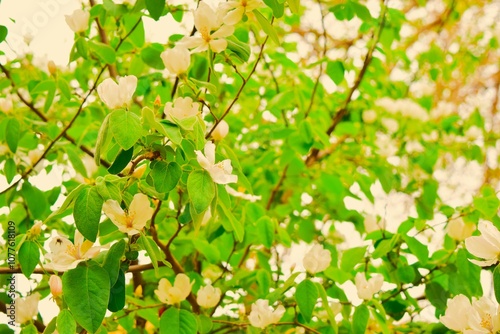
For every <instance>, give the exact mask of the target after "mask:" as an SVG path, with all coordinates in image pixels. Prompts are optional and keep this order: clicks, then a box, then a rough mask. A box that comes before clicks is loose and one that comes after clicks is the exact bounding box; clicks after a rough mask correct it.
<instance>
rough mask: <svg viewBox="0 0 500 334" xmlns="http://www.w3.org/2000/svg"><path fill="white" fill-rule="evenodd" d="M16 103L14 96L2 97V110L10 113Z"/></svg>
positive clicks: (0, 106)
mask: <svg viewBox="0 0 500 334" xmlns="http://www.w3.org/2000/svg"><path fill="white" fill-rule="evenodd" d="M13 107H14V105H13V104H12V98H11V97H10V96H7V97H6V98H3V97H2V98H0V111H3V112H4V113H9V112H11V111H12V108H13Z"/></svg>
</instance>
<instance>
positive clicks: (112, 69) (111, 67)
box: [89, 0, 118, 79]
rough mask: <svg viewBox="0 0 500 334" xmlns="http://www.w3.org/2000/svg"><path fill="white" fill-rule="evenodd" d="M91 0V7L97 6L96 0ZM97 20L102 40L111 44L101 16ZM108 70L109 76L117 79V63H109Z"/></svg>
mask: <svg viewBox="0 0 500 334" xmlns="http://www.w3.org/2000/svg"><path fill="white" fill-rule="evenodd" d="M89 2H90V7H94V6H95V0H89ZM95 22H96V23H97V31H99V37H100V38H101V42H102V43H103V44H106V45H109V41H108V36H106V31H104V29H103V27H102V26H101V23H100V22H99V18H97V17H96V18H95ZM108 71H109V76H110V77H112V78H113V79H116V77H117V76H118V73H117V71H116V67H115V65H113V64H108Z"/></svg>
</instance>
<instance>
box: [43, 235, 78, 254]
mask: <svg viewBox="0 0 500 334" xmlns="http://www.w3.org/2000/svg"><path fill="white" fill-rule="evenodd" d="M68 246H73V243H72V242H71V241H69V239H68V238H65V237H61V236H57V237H55V238H52V240H51V241H50V243H49V249H50V252H51V253H64V252H65V251H66V249H68ZM48 255H50V254H48Z"/></svg>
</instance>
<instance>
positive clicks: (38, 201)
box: [21, 182, 48, 219]
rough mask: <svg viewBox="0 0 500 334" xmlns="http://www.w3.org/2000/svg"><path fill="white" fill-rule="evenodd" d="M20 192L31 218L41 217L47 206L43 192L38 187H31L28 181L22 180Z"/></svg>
mask: <svg viewBox="0 0 500 334" xmlns="http://www.w3.org/2000/svg"><path fill="white" fill-rule="evenodd" d="M21 194H22V195H23V197H24V200H25V201H26V204H27V205H28V210H29V212H30V213H31V216H32V218H34V219H41V218H42V217H43V213H44V212H45V210H46V209H47V206H48V203H47V199H46V198H45V195H44V193H43V192H42V191H41V190H40V189H38V188H35V187H33V186H32V185H31V184H29V183H28V182H24V183H23V187H22V188H21Z"/></svg>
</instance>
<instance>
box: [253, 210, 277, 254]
mask: <svg viewBox="0 0 500 334" xmlns="http://www.w3.org/2000/svg"><path fill="white" fill-rule="evenodd" d="M255 225H256V226H257V235H258V236H259V240H260V242H262V244H263V245H264V246H266V248H271V246H272V245H273V242H274V223H273V221H272V220H271V218H269V217H268V216H262V217H260V218H259V220H257V221H256V222H255Z"/></svg>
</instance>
